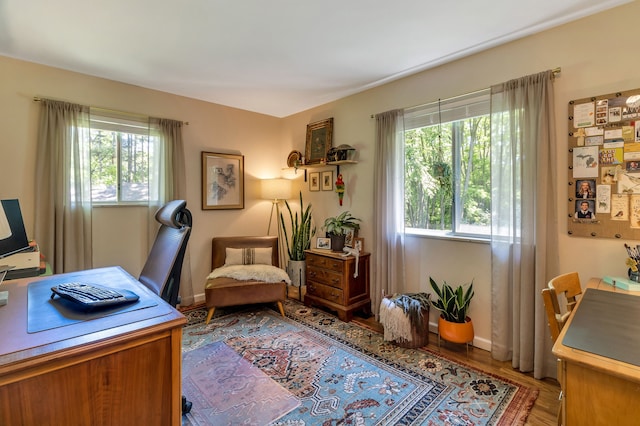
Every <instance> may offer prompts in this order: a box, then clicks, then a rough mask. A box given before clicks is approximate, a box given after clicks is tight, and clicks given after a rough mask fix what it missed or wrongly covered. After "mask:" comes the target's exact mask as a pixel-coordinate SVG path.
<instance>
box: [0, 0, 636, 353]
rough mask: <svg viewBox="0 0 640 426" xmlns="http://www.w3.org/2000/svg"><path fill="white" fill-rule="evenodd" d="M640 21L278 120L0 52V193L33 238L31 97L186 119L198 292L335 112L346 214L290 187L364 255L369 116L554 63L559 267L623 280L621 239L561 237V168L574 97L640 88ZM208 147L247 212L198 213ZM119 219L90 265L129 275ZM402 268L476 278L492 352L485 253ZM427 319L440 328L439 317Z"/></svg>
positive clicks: (583, 27)
mask: <svg viewBox="0 0 640 426" xmlns="http://www.w3.org/2000/svg"><path fill="white" fill-rule="evenodd" d="M638 16H640V3H638V2H633V3H631V4H628V5H625V6H621V7H618V8H615V9H612V10H609V11H606V12H603V13H600V14H598V15H595V16H592V17H588V18H585V19H582V20H580V21H576V22H574V23H570V24H567V25H564V26H562V27H558V28H556V29H552V30H549V31H545V32H543V33H540V34H537V35H534V36H531V37H527V38H525V39H523V40H519V41H516V42H512V43H509V44H507V45H504V46H500V47H497V48H494V49H491V50H489V51H486V52H483V53H479V54H476V55H473V56H470V57H467V58H464V59H461V60H458V61H455V62H453V63H450V64H447V65H443V66H441V67H438V68H434V69H432V70H428V71H425V72H422V73H420V74H418V75H415V76H412V77H407V78H405V79H402V80H398V81H396V82H392V83H389V84H386V85H384V86H381V87H378V88H375V89H371V90H368V91H366V92H363V93H361V94H358V95H354V96H350V97H348V98H345V99H342V100H340V101H337V102H332V103H330V104H327V105H324V106H322V107H318V108H314V109H311V110H309V111H305V112H302V113H299V114H295V115H293V116H290V117H287V118H284V119H277V118H274V117H268V116H264V115H260V114H255V113H250V112H245V111H240V110H236V109H232V108H226V107H223V106H220V105H214V104H209V103H206V102H201V101H197V100H193V99H187V98H183V97H179V96H173V95H169V94H166V93H161V92H157V91H153V90H147V89H142V88H139V87H135V86H130V85H125V84H121V83H116V82H113V81H108V80H103V79H98V78H93V77H88V76H83V75H79V74H75V73H70V72H66V71H61V70H58V69H53V68H49V67H44V66H40V65H35V64H30V63H25V62H21V61H17V60H13V59H9V58H2V57H0V125H1V128H2V129H3V134H2V136H0V197H3V198H7V197H18V198H20V200H21V203H22V205H23V209H24V211H25V219H26V222H27V228H28V232H30V231H32V230H33V208H34V197H33V191H34V173H33V168H34V164H35V140H36V128H37V120H38V104H36V103H34V102H33V101H32V98H33V96H43V97H51V98H55V99H61V100H67V101H71V102H77V103H83V104H87V105H94V106H100V107H106V108H112V109H119V110H123V111H130V112H136V113H142V114H149V115H154V116H160V117H167V118H173V119H178V120H183V121H188V122H189V123H190V124H189V125H188V126H186V127H185V128H184V137H185V143H186V158H187V161H188V163H189V167H188V174H187V181H188V183H189V184H188V194H187V202H188V206H189V208H190V209H191V210H192V212H193V213H194V232H193V236H192V237H191V242H190V247H191V250H192V253H194V255H192V259H193V265H192V269H193V277H194V284H195V291H196V293H200V294H202V291H203V283H204V278H205V277H206V275H207V273H208V270H209V257H210V253H211V249H210V239H211V237H212V236H217V235H233V234H237V235H251V234H264V233H265V232H266V227H267V225H268V224H267V221H268V217H269V212H270V209H271V203H270V202H268V201H262V200H260V199H259V186H258V185H257V182H258V180H259V179H261V178H267V177H275V176H278V175H280V173H281V168H282V167H284V166H285V162H286V158H287V155H288V153H289V151H291V150H292V149H296V150H299V151H304V140H305V131H306V125H307V124H308V123H311V122H314V121H317V120H321V119H324V118H328V117H334V120H335V124H334V125H335V129H334V133H335V139H334V144H336V145H338V144H342V143H347V144H350V145H352V146H354V147H356V148H357V149H358V160H359V163H358V164H357V165H354V166H350V167H343V168H342V170H341V171H342V172H343V175H344V180H345V182H346V194H345V200H344V206H343V207H339V206H338V199H337V195H336V194H335V193H331V192H322V191H320V192H313V193H310V192H309V191H308V188H307V184H306V183H304V182H302V181H301V180H298V181H296V185H297V188H299V189H301V190H303V191H304V200H305V203H306V202H309V201H310V202H312V204H313V208H314V217H315V220H316V222H317V223H318V224H319V225H321V224H322V222H323V221H324V218H326V217H327V216H330V215H335V214H336V213H339V212H340V211H342V210H345V209H347V210H350V211H351V212H352V213H354V215H355V216H357V217H360V218H362V219H363V226H362V231H361V236H363V237H364V238H365V246H366V247H369V248H370V247H371V242H372V241H373V240H372V235H373V234H372V232H373V231H372V228H371V223H372V219H373V212H372V208H373V193H374V191H375V188H374V187H373V161H374V153H375V150H374V126H375V120H374V119H372V118H371V114H375V113H379V112H383V111H387V110H390V109H393V108H403V107H409V106H414V105H420V104H424V103H428V102H432V101H435V100H437V99H438V98H442V99H446V98H448V97H453V96H457V95H461V94H465V93H469V92H472V91H476V90H479V89H482V88H486V87H488V86H490V85H492V84H496V83H500V82H503V81H507V80H509V79H512V78H517V77H520V76H524V75H528V74H533V73H537V72H539V71H543V70H545V69H549V68H555V67H558V66H559V67H562V74H561V76H560V77H559V78H558V79H557V80H556V82H555V83H554V86H555V93H556V105H555V106H556V123H557V142H558V154H559V159H558V164H557V172H558V176H559V177H560V178H559V179H560V180H559V182H558V190H557V197H558V206H559V207H558V218H559V226H558V232H559V233H560V250H561V259H560V267H561V270H562V271H571V270H577V271H578V272H579V273H580V276H581V278H582V280H583V281H586V280H587V279H588V278H589V277H592V276H602V275H623V274H624V273H625V270H626V268H625V266H624V260H625V257H626V255H625V251H624V248H623V246H622V244H623V241H618V240H609V239H587V238H575V237H574V238H572V237H569V236H567V225H566V217H567V213H568V212H566V211H565V205H566V203H565V202H564V197H565V196H566V187H565V185H566V182H564V181H563V177H564V176H566V165H567V149H566V148H567V145H566V144H567V138H566V136H567V133H568V127H567V105H568V102H569V101H570V100H571V99H579V98H584V97H587V96H594V95H600V94H606V93H611V92H617V91H621V90H629V89H635V88H638V87H640V73H639V72H638V70H639V69H640V57H639V55H638V54H637V52H636V51H635V50H636V49H635V45H634V44H633V40H634V37H635V32H634V28H635V27H636V25H637V22H636V21H637V17H638ZM438 37H446V35H438ZM430 42H431V43H432V42H433V40H430ZM327 60H330V58H327ZM203 150H204V151H214V152H240V153H242V154H244V155H245V172H246V202H245V209H243V210H228V211H203V210H201V209H200V185H201V178H200V151H203ZM102 216H110V215H109V212H108V211H106V210H105V211H101V212H97V213H96V218H100V219H101V220H100V221H102ZM119 219H120V218H116V217H115V216H114V217H112V218H110V219H105V220H106V222H107V223H104V224H100V225H96V226H100V227H105V228H100V229H98V230H97V232H96V237H97V238H98V239H99V241H102V242H101V243H100V244H99V246H100V247H99V250H98V252H99V253H100V255H99V257H101V259H96V263H98V264H102V262H112V263H120V264H129V266H128V268H129V269H130V270H129V269H128V270H129V272H131V273H133V274H137V272H138V271H139V268H141V265H139V266H138V270H134V269H136V266H135V265H134V263H138V262H139V260H140V259H141V258H144V256H141V255H140V249H139V247H135V245H134V249H133V250H132V253H127V252H122V251H120V248H122V247H123V246H125V245H126V244H123V241H125V242H126V241H129V237H128V236H127V233H126V232H124V231H125V230H124V228H122V227H121V225H119V224H118V223H119ZM110 227H114V228H110ZM119 227H120V228H119ZM110 229H120V230H121V231H122V233H123V236H122V237H116V236H115V234H112V233H111V231H110ZM272 233H274V232H273V230H272ZM627 242H629V243H632V244H637V243H638V242H637V241H632V242H630V241H627ZM367 243H368V244H367ZM540 249H544V248H540ZM585 259H586V261H585ZM407 261H408V262H407V263H408V266H409V270H408V283H407V291H426V290H428V277H429V276H430V275H431V276H433V277H434V278H435V279H437V280H446V281H448V282H451V283H459V282H468V281H470V280H471V279H473V280H474V284H475V288H476V298H475V299H474V301H473V303H472V307H471V312H470V313H471V315H472V317H473V319H474V324H475V327H476V336H477V339H476V344H477V345H479V346H482V347H487V345H488V342H489V341H490V337H491V332H490V324H491V315H490V304H489V301H490V294H489V291H490V285H491V284H490V252H489V248H488V246H487V245H486V244H478V243H464V242H452V241H445V240H436V239H428V238H409V239H408V248H407ZM431 315H432V320H433V321H435V318H436V313H435V312H432V314H431Z"/></svg>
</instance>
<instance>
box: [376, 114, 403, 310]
mask: <svg viewBox="0 0 640 426" xmlns="http://www.w3.org/2000/svg"><path fill="white" fill-rule="evenodd" d="M374 162H375V167H374V170H375V173H374V188H376V190H375V191H374V192H373V193H374V199H373V206H374V210H373V221H374V232H373V235H374V243H373V244H374V249H373V255H374V260H373V271H372V276H373V285H372V288H371V304H372V310H373V313H374V314H375V315H376V318H378V317H379V313H380V312H379V311H380V302H381V301H382V297H383V294H394V293H398V292H400V291H402V290H403V289H404V288H405V287H404V284H405V267H404V111H403V110H393V111H387V112H383V113H381V114H377V115H376V152H375V160H374Z"/></svg>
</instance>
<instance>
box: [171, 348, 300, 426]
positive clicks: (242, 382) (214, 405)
mask: <svg viewBox="0 0 640 426" xmlns="http://www.w3.org/2000/svg"><path fill="white" fill-rule="evenodd" d="M182 377H183V380H182V389H183V392H184V394H185V396H187V399H188V400H189V401H191V403H192V404H193V406H192V413H193V415H192V416H191V418H190V423H191V424H192V425H243V424H246V425H258V424H268V423H270V422H272V421H273V420H276V419H278V418H280V417H282V416H283V415H284V414H286V413H288V412H289V411H291V410H293V409H294V408H296V407H298V406H299V405H300V401H299V400H298V399H297V398H296V397H295V396H294V395H293V394H291V393H290V392H289V391H288V390H286V389H284V388H283V387H282V386H280V385H279V384H278V383H277V382H276V381H274V380H273V379H271V378H270V377H269V376H267V375H266V374H265V373H263V372H262V371H261V370H260V369H259V368H257V367H254V366H253V365H252V364H251V363H249V362H248V361H246V360H245V359H244V358H242V357H241V356H240V355H238V354H237V353H236V352H235V351H234V350H233V349H231V348H229V347H228V346H227V345H225V344H224V342H221V341H220V342H214V343H210V344H208V345H205V346H202V347H201V348H198V349H194V350H192V351H189V352H187V353H186V354H184V356H183V363H182Z"/></svg>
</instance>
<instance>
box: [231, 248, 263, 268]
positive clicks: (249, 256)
mask: <svg viewBox="0 0 640 426" xmlns="http://www.w3.org/2000/svg"><path fill="white" fill-rule="evenodd" d="M225 255H226V258H225V261H224V264H225V265H271V247H267V248H258V247H256V248H229V247H227V248H226V249H225Z"/></svg>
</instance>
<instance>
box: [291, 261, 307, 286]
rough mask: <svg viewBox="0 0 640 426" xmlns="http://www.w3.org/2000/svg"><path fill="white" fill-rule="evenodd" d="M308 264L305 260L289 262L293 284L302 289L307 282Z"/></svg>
mask: <svg viewBox="0 0 640 426" xmlns="http://www.w3.org/2000/svg"><path fill="white" fill-rule="evenodd" d="M306 271H307V264H306V262H305V261H304V260H290V261H289V263H288V264H287V274H288V275H289V278H291V285H293V286H294V287H298V288H300V289H302V287H304V286H305V285H306V284H307V278H306Z"/></svg>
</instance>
